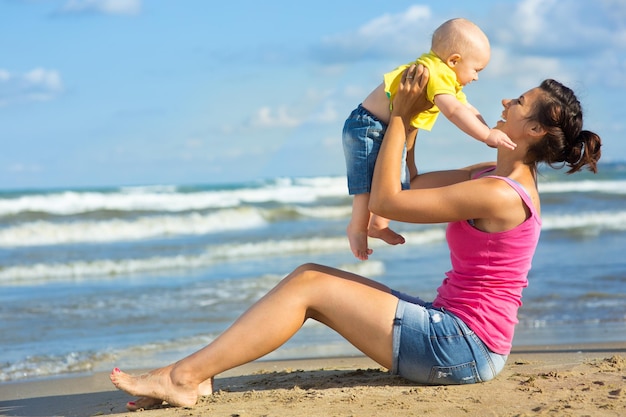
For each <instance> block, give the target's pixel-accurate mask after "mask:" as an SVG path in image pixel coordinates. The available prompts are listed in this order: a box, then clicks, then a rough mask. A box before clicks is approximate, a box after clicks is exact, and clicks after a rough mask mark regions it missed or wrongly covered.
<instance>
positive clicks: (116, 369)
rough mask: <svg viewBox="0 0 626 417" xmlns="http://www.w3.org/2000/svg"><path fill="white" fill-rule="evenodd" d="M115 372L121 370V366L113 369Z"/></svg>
mask: <svg viewBox="0 0 626 417" xmlns="http://www.w3.org/2000/svg"><path fill="white" fill-rule="evenodd" d="M113 372H121V371H120V368H115V369H113Z"/></svg>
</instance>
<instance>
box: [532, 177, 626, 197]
mask: <svg viewBox="0 0 626 417" xmlns="http://www.w3.org/2000/svg"><path fill="white" fill-rule="evenodd" d="M538 188H539V192H540V193H604V194H626V181H624V180H612V181H609V180H597V181H596V180H585V181H555V182H539V186H538Z"/></svg>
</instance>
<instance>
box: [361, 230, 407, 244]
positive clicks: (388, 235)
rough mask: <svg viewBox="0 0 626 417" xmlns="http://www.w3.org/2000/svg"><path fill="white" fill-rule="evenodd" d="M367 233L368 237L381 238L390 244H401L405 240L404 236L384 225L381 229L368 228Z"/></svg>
mask: <svg viewBox="0 0 626 417" xmlns="http://www.w3.org/2000/svg"><path fill="white" fill-rule="evenodd" d="M367 234H368V236H369V237H373V238H376V239H382V240H383V241H385V242H386V243H388V244H390V245H402V244H404V242H405V240H404V236H402V235H400V234H398V233H396V232H394V231H393V230H391V229H390V228H389V227H385V228H382V229H374V228H370V230H369V231H368V232H367Z"/></svg>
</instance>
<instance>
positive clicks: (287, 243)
mask: <svg viewBox="0 0 626 417" xmlns="http://www.w3.org/2000/svg"><path fill="white" fill-rule="evenodd" d="M404 237H405V238H406V241H407V243H406V244H407V245H419V244H424V243H429V242H437V241H442V240H443V239H444V238H445V233H444V230H443V229H442V228H433V229H428V230H424V231H421V232H409V233H405V234H404ZM371 243H372V244H371V247H372V248H376V247H382V246H384V245H385V244H384V243H383V242H381V241H379V240H375V241H373V242H371ZM336 251H346V253H348V251H349V247H348V242H347V239H346V237H345V236H340V237H318V238H315V237H313V238H306V239H285V240H265V241H262V242H255V243H239V244H227V245H217V246H209V247H207V248H206V250H205V252H203V253H201V254H197V255H177V256H160V257H149V258H139V259H116V260H112V259H101V260H94V261H71V262H66V263H38V264H33V265H15V266H9V267H5V268H1V269H0V285H34V284H40V283H45V282H49V281H81V280H88V279H90V277H105V278H106V277H112V276H119V275H134V274H142V273H149V272H163V271H172V270H191V269H197V268H206V267H207V266H210V265H213V264H215V263H216V262H220V261H227V260H231V259H241V258H246V259H249V258H259V257H268V256H287V255H295V254H305V253H332V252H336Z"/></svg>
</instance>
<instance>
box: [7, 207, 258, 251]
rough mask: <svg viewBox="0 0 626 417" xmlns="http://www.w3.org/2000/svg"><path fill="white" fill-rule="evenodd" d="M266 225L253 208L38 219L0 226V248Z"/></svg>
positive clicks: (158, 235)
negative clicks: (130, 216) (91, 218)
mask: <svg viewBox="0 0 626 417" xmlns="http://www.w3.org/2000/svg"><path fill="white" fill-rule="evenodd" d="M266 224H267V221H266V220H265V218H264V215H263V211H262V210H258V209H255V208H252V207H241V208H237V209H231V210H219V211H216V212H213V213H209V214H200V213H195V212H194V213H186V214H179V215H157V216H143V217H138V218H135V219H132V220H128V219H108V220H101V221H73V222H63V223H58V222H50V221H44V220H37V221H33V222H27V223H22V224H18V225H16V226H11V227H7V228H5V229H0V247H24V246H40V245H64V244H76V243H103V242H121V241H133V240H141V239H151V238H161V237H175V236H182V235H188V236H189V235H204V234H210V233H220V232H225V231H229V230H241V229H254V228H258V227H262V226H264V225H266Z"/></svg>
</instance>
